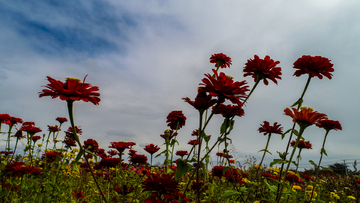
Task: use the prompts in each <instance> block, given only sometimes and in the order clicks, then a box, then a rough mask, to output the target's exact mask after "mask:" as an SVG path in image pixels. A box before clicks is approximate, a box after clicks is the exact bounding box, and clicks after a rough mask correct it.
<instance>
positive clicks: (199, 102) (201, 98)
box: [183, 92, 217, 111]
mask: <svg viewBox="0 0 360 203" xmlns="http://www.w3.org/2000/svg"><path fill="white" fill-rule="evenodd" d="M183 100H185V102H187V103H189V104H190V105H191V106H193V107H194V108H195V109H197V110H199V111H205V110H206V109H208V108H210V107H211V106H213V105H214V104H216V102H217V100H216V99H213V98H212V96H210V95H207V94H206V93H205V92H199V93H198V95H197V96H196V98H195V101H191V100H190V99H189V97H186V98H183Z"/></svg>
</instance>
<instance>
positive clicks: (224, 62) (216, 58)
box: [210, 53, 232, 68]
mask: <svg viewBox="0 0 360 203" xmlns="http://www.w3.org/2000/svg"><path fill="white" fill-rule="evenodd" d="M210 63H214V64H215V67H218V66H219V67H221V68H226V67H229V68H230V65H232V63H231V58H230V57H228V56H226V55H225V54H223V53H218V54H213V55H211V57H210Z"/></svg>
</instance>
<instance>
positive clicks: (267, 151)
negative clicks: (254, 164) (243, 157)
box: [258, 149, 272, 155]
mask: <svg viewBox="0 0 360 203" xmlns="http://www.w3.org/2000/svg"><path fill="white" fill-rule="evenodd" d="M264 151H265V152H266V153H269V154H271V152H269V150H267V149H262V150H259V151H258V153H259V152H264ZM271 155H272V154H271Z"/></svg>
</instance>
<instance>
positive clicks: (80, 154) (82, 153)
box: [74, 150, 85, 165]
mask: <svg viewBox="0 0 360 203" xmlns="http://www.w3.org/2000/svg"><path fill="white" fill-rule="evenodd" d="M84 154H85V151H84V150H80V152H79V153H78V154H77V156H76V158H75V161H74V165H76V164H77V163H78V161H79V160H80V158H81V156H82V155H84Z"/></svg>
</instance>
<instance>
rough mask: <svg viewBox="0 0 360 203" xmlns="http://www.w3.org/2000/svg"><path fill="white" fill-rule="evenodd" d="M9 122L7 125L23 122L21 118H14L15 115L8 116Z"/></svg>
mask: <svg viewBox="0 0 360 203" xmlns="http://www.w3.org/2000/svg"><path fill="white" fill-rule="evenodd" d="M9 122H10V123H8V124H9V125H13V126H14V125H16V124H18V123H23V122H24V121H23V120H22V119H21V118H16V117H12V116H11V117H10V118H9Z"/></svg>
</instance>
